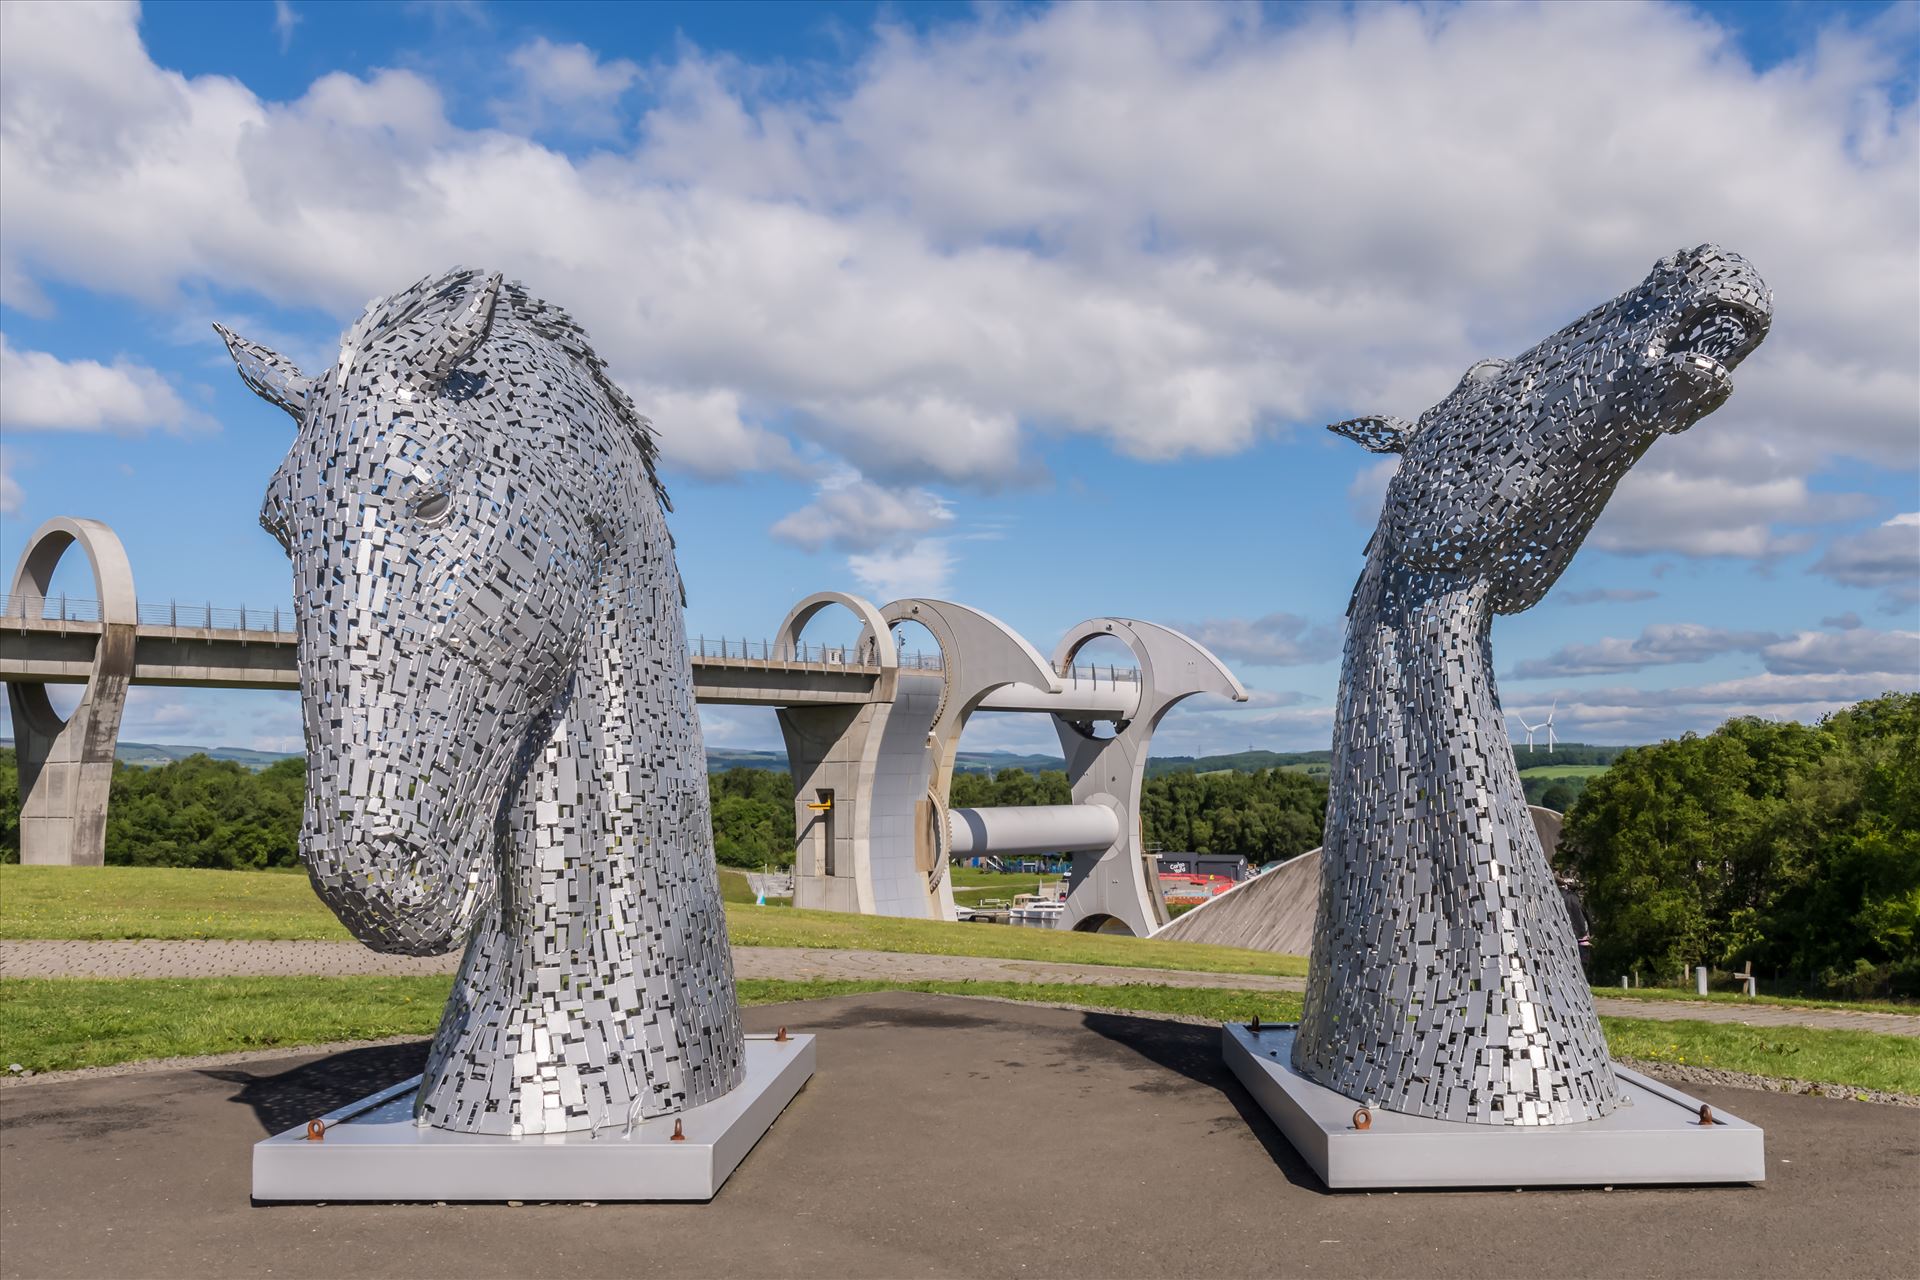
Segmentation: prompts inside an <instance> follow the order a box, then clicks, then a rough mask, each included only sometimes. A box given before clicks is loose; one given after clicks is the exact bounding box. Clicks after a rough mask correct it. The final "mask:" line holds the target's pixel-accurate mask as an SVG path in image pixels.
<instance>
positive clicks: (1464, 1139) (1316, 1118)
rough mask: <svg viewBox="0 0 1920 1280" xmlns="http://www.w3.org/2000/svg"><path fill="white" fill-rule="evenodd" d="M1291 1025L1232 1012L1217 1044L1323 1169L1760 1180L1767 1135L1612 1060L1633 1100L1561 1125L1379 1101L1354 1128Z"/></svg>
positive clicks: (1362, 1181)
mask: <svg viewBox="0 0 1920 1280" xmlns="http://www.w3.org/2000/svg"><path fill="white" fill-rule="evenodd" d="M1293 1035H1294V1027H1293V1026H1292V1025H1275V1024H1271V1023H1269V1024H1267V1025H1265V1026H1263V1027H1261V1028H1260V1030H1258V1031H1254V1030H1252V1029H1251V1028H1250V1027H1248V1026H1247V1024H1245V1023H1239V1022H1229V1023H1227V1024H1226V1025H1225V1027H1223V1028H1222V1029H1221V1037H1220V1039H1221V1044H1220V1051H1221V1054H1222V1056H1223V1057H1224V1058H1225V1059H1226V1062H1227V1065H1228V1066H1229V1067H1231V1068H1232V1069H1233V1074H1234V1075H1236V1076H1238V1077H1239V1078H1240V1083H1241V1084H1243V1085H1245V1086H1246V1087H1247V1091H1248V1092H1249V1093H1251V1094H1252V1095H1253V1096H1254V1098H1255V1100H1256V1101H1258V1102H1259V1104H1260V1106H1261V1109H1262V1110H1264V1111H1265V1112H1266V1113H1267V1115H1268V1116H1269V1117H1271V1118H1272V1120H1273V1122H1274V1123H1275V1124H1276V1125H1278V1126H1280V1131H1281V1132H1282V1133H1284V1134H1286V1135H1287V1140H1288V1141H1289V1142H1291V1143H1293V1146H1294V1150H1296V1151H1298V1152H1299V1153H1300V1154H1301V1156H1302V1157H1303V1158H1304V1159H1305V1160H1306V1162H1307V1163H1308V1164H1310V1165H1312V1166H1313V1171H1314V1172H1315V1173H1317V1174H1319V1175H1320V1180H1321V1181H1322V1182H1324V1183H1326V1184H1327V1186H1329V1187H1331V1188H1333V1189H1335V1190H1345V1189H1348V1188H1359V1187H1553V1186H1563V1187H1564V1186H1612V1185H1616V1184H1627V1183H1696V1182H1761V1181H1764V1180H1765V1178H1766V1176H1767V1167H1766V1160H1765V1158H1764V1151H1763V1146H1762V1143H1763V1140H1764V1135H1763V1134H1762V1132H1761V1131H1760V1130H1759V1129H1756V1128H1755V1127H1754V1126H1752V1125H1750V1124H1748V1123H1747V1122H1746V1121H1744V1120H1741V1119H1739V1118H1738V1117H1735V1116H1731V1115H1728V1114H1726V1113H1725V1112H1722V1111H1715V1112H1714V1113H1713V1120H1714V1122H1713V1123H1712V1124H1711V1125H1702V1124H1701V1123H1700V1101H1699V1099H1697V1098H1690V1097H1688V1096H1687V1095H1686V1094H1684V1093H1681V1092H1680V1091H1679V1090H1677V1089H1674V1088H1672V1087H1671V1086H1669V1085H1665V1084H1662V1083H1661V1082H1659V1081H1658V1080H1653V1079H1650V1078H1649V1077H1647V1076H1643V1075H1641V1074H1639V1073H1638V1072H1634V1071H1628V1070H1626V1069H1624V1068H1622V1067H1617V1066H1616V1067H1615V1068H1614V1072H1615V1073H1616V1074H1617V1075H1618V1076H1619V1077H1620V1082H1621V1083H1622V1084H1624V1085H1625V1086H1626V1089H1627V1095H1628V1097H1629V1098H1630V1099H1631V1100H1632V1105H1631V1106H1625V1107H1620V1108H1618V1109H1616V1110H1614V1111H1613V1112H1612V1113H1610V1114H1608V1115H1606V1116H1603V1117H1601V1118H1600V1119H1598V1120H1588V1121H1585V1122H1583V1123H1580V1124H1563V1125H1489V1124H1461V1123H1458V1122H1455V1121H1450V1120H1429V1119H1426V1118H1425V1117H1423V1116H1411V1115H1406V1114H1403V1113H1401V1112H1397V1111H1387V1110H1383V1109H1381V1108H1379V1107H1375V1108H1373V1109H1372V1122H1371V1124H1370V1126H1369V1127H1368V1128H1367V1129H1365V1130H1360V1129H1356V1128H1355V1127H1354V1123H1353V1119H1354V1112H1355V1111H1356V1110H1358V1108H1359V1104H1358V1103H1356V1102H1355V1101H1354V1100H1353V1099H1351V1098H1348V1097H1344V1096H1342V1095H1340V1094H1337V1093H1335V1092H1334V1091H1333V1090H1331V1089H1328V1088H1325V1087H1324V1086H1321V1085H1317V1084H1315V1083H1313V1082H1312V1081H1311V1080H1308V1079H1306V1078H1305V1077H1303V1076H1301V1075H1299V1074H1297V1073H1296V1072H1295V1071H1294V1069H1293V1065H1292V1059H1293Z"/></svg>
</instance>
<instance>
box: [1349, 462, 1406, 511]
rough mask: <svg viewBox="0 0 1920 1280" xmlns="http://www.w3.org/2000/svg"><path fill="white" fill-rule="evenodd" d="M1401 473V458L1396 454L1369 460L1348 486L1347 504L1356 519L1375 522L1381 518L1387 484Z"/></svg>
mask: <svg viewBox="0 0 1920 1280" xmlns="http://www.w3.org/2000/svg"><path fill="white" fill-rule="evenodd" d="M1399 473H1400V459H1399V457H1398V456H1395V457H1389V458H1381V459H1378V460H1377V461H1374V462H1369V463H1368V464H1367V465H1366V466H1364V467H1361V468H1360V470H1359V471H1358V472H1356V473H1355V474H1354V477H1353V483H1352V484H1349V485H1348V486H1347V505H1348V506H1349V507H1351V508H1352V510H1353V518H1354V519H1355V520H1357V521H1358V522H1360V523H1361V524H1373V523H1375V522H1376V521H1378V520H1379V519H1380V509H1381V508H1382V507H1384V506H1385V505H1386V502H1387V486H1388V485H1390V484H1392V483H1393V478H1394V476H1396V475H1398V474H1399Z"/></svg>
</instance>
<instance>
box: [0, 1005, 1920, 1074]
mask: <svg viewBox="0 0 1920 1280" xmlns="http://www.w3.org/2000/svg"><path fill="white" fill-rule="evenodd" d="M450 985H451V980H450V979H448V978H444V977H435V978H189V979H81V978H47V979H20V978H15V979H4V980H0V1068H4V1067H5V1066H7V1065H9V1064H13V1063H18V1064H20V1065H21V1066H22V1067H25V1068H27V1069H29V1070H33V1071H55V1070H66V1069H71V1068H75V1067H96V1066H107V1065H111V1064H113V1063H117V1062H132V1061H139V1060H142V1059H150V1058H169V1057H188V1056H198V1055H202V1054H214V1053H231V1052H235V1051H239V1050H246V1049H275V1048H295V1047H298V1046H300V1045H306V1044H323V1043H328V1042H332V1041H343V1040H373V1039H380V1038H383V1037H387V1036H407V1035H416V1036H425V1035H430V1034H431V1033H432V1032H433V1029H434V1028H435V1026H437V1025H438V1023H439V1019H440V1010H441V1005H442V1004H443V1003H444V1001H445V999H446V995H447V991H448V989H449V987H450ZM901 990H905V991H928V992H939V993H943V994H948V995H962V996H995V997H999V998H1002V999H1008V1000H1022V1001H1036V1002H1039V1003H1043V1004H1062V1005H1071V1006H1074V1007H1078V1008H1088V1009H1107V1010H1116V1011H1121V1012H1141V1013H1159V1014H1183V1015H1187V1016H1191V1017H1197V1018H1206V1019H1209V1020H1220V1021H1227V1020H1232V1019H1244V1018H1248V1017H1251V1016H1254V1015H1256V1014H1257V1015H1258V1016H1259V1017H1260V1018H1261V1019H1262V1020H1265V1021H1275V1022H1283V1021H1288V1020H1291V1019H1294V1018H1297V1017H1298V1016H1299V1013H1300V998H1299V996H1297V995H1295V994H1293V993H1292V992H1285V991H1273V992H1264V991H1262V992H1256V991H1233V990H1225V989H1221V988H1217V987H1163V986H1157V985H1153V984H1145V983H1138V984H1128V985H1122V986H1112V987H1090V986H1081V985H1078V984H1074V983H1017V982H939V981H934V982H887V981H839V980H814V981H786V980H777V979H743V980H741V982H740V983H739V991H740V999H741V1001H742V1003H745V1004H769V1003H776V1002H783V1001H796V1000H812V999H820V998H823V997H827V996H837V995H849V994H854V993H857V992H865V991H901ZM1601 1022H1602V1024H1603V1025H1604V1026H1605V1028H1606V1033H1607V1042H1608V1044H1609V1045H1610V1046H1611V1047H1612V1049H1613V1052H1614V1053H1615V1054H1616V1055H1619V1056H1621V1057H1630V1058H1639V1059H1644V1060H1647V1061H1653V1062H1673V1063H1677V1064H1685V1065H1690V1066H1700V1067H1717V1068H1720V1069H1723V1070H1731V1071H1742V1072H1746V1073H1748V1074H1751V1075H1757V1076H1769V1077H1774V1078H1787V1079H1801V1080H1812V1081H1818V1082H1821V1083H1828V1084H1840V1085H1850V1086H1853V1087H1856V1088H1865V1089H1883V1090H1888V1091H1892V1092H1897V1093H1910V1094H1920V1039H1916V1038H1914V1037H1911V1036H1886V1035H1875V1034H1871V1033H1868V1032H1857V1031H1815V1030H1809V1029H1805V1028H1798V1027H1745V1026H1740V1025H1738V1024H1717V1023H1701V1022H1652V1021H1647V1020H1644V1019H1639V1018H1602V1019H1601Z"/></svg>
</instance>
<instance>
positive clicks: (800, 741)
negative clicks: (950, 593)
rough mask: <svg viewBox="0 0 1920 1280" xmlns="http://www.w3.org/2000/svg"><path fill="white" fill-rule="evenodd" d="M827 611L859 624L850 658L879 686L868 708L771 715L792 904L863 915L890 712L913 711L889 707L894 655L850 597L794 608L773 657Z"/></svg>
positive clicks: (905, 714) (827, 595)
mask: <svg viewBox="0 0 1920 1280" xmlns="http://www.w3.org/2000/svg"><path fill="white" fill-rule="evenodd" d="M832 605H839V606H841V607H843V608H846V609H849V610H851V611H852V612H853V614H854V616H855V617H857V618H859V619H860V622H861V625H862V628H863V630H862V632H861V636H860V642H859V644H860V646H861V647H863V648H865V649H866V652H864V653H854V654H852V655H850V656H851V657H853V658H854V659H857V660H858V661H859V662H861V663H863V664H864V663H871V664H874V665H877V666H879V668H880V679H879V681H878V683H877V684H876V685H875V686H874V694H873V700H872V701H871V702H867V703H864V704H860V705H854V706H822V707H781V708H780V709H779V711H778V715H779V718H780V735H781V737H782V738H783V739H785V741H786V745H787V768H788V770H789V771H790V772H791V773H792V775H793V829H794V833H795V835H794V859H793V905H794V906H796V907H811V908H814V909H816V910H821V911H850V912H861V913H865V914H872V913H873V912H874V910H875V904H874V892H873V876H872V874H871V871H870V861H871V860H870V858H869V855H868V847H869V843H870V841H871V839H872V835H873V825H874V824H873V817H872V815H873V798H874V791H875V781H876V776H877V774H878V773H879V770H880V765H881V756H880V751H881V745H882V743H883V742H884V741H885V740H886V738H887V736H888V733H889V731H890V727H892V731H893V732H898V727H897V726H894V724H893V722H894V718H895V715H896V713H901V714H902V718H903V719H910V718H911V717H912V714H913V708H912V707H911V706H908V707H901V706H900V705H898V698H899V678H900V655H899V653H898V652H897V651H896V650H895V648H894V644H893V632H892V631H891V630H890V629H889V628H888V627H887V624H886V622H885V621H884V620H882V618H881V617H880V611H879V610H878V609H875V608H874V607H873V604H872V603H871V602H870V601H868V600H865V599H863V598H861V597H860V596H856V595H849V594H847V593H846V592H842V591H821V592H817V593H815V594H814V595H810V596H808V597H807V598H806V599H805V600H802V601H801V602H800V603H799V604H797V605H795V606H794V607H793V609H792V611H790V612H789V613H788V614H787V616H786V619H785V621H783V622H782V623H781V624H780V630H779V631H778V632H777V633H776V635H775V637H774V655H773V656H774V657H775V659H777V660H785V661H792V660H793V659H794V658H795V657H796V656H797V655H798V653H799V651H800V635H801V632H803V631H804V630H805V629H806V625H807V623H808V622H809V621H810V620H811V619H812V618H813V616H814V615H815V614H817V613H819V612H820V611H821V610H822V609H825V608H828V607H829V606H832ZM909 728H910V726H909ZM922 732H924V730H922Z"/></svg>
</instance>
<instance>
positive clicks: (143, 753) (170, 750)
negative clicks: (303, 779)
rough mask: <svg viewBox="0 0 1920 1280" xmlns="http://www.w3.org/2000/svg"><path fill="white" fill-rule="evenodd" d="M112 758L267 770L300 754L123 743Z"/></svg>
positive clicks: (5, 742) (0, 744)
mask: <svg viewBox="0 0 1920 1280" xmlns="http://www.w3.org/2000/svg"><path fill="white" fill-rule="evenodd" d="M12 746H13V739H12V738H0V748H8V749H11V748H12ZM113 754H114V758H115V759H117V760H119V761H120V763H121V764H137V765H142V766H147V767H151V766H153V765H161V764H171V763H173V762H174V761H175V760H185V759H186V758H187V757H188V756H207V757H210V758H211V759H214V760H231V761H233V762H234V763H235V764H240V765H245V766H246V767H247V768H249V769H264V768H266V767H267V766H268V765H270V764H272V763H273V762H274V761H276V760H285V759H287V758H288V757H289V756H297V755H299V754H300V753H299V752H298V751H255V750H254V749H253V748H251V747H185V746H180V745H178V744H177V743H170V742H122V743H120V744H119V745H118V746H116V747H115V748H114V753H113Z"/></svg>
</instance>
